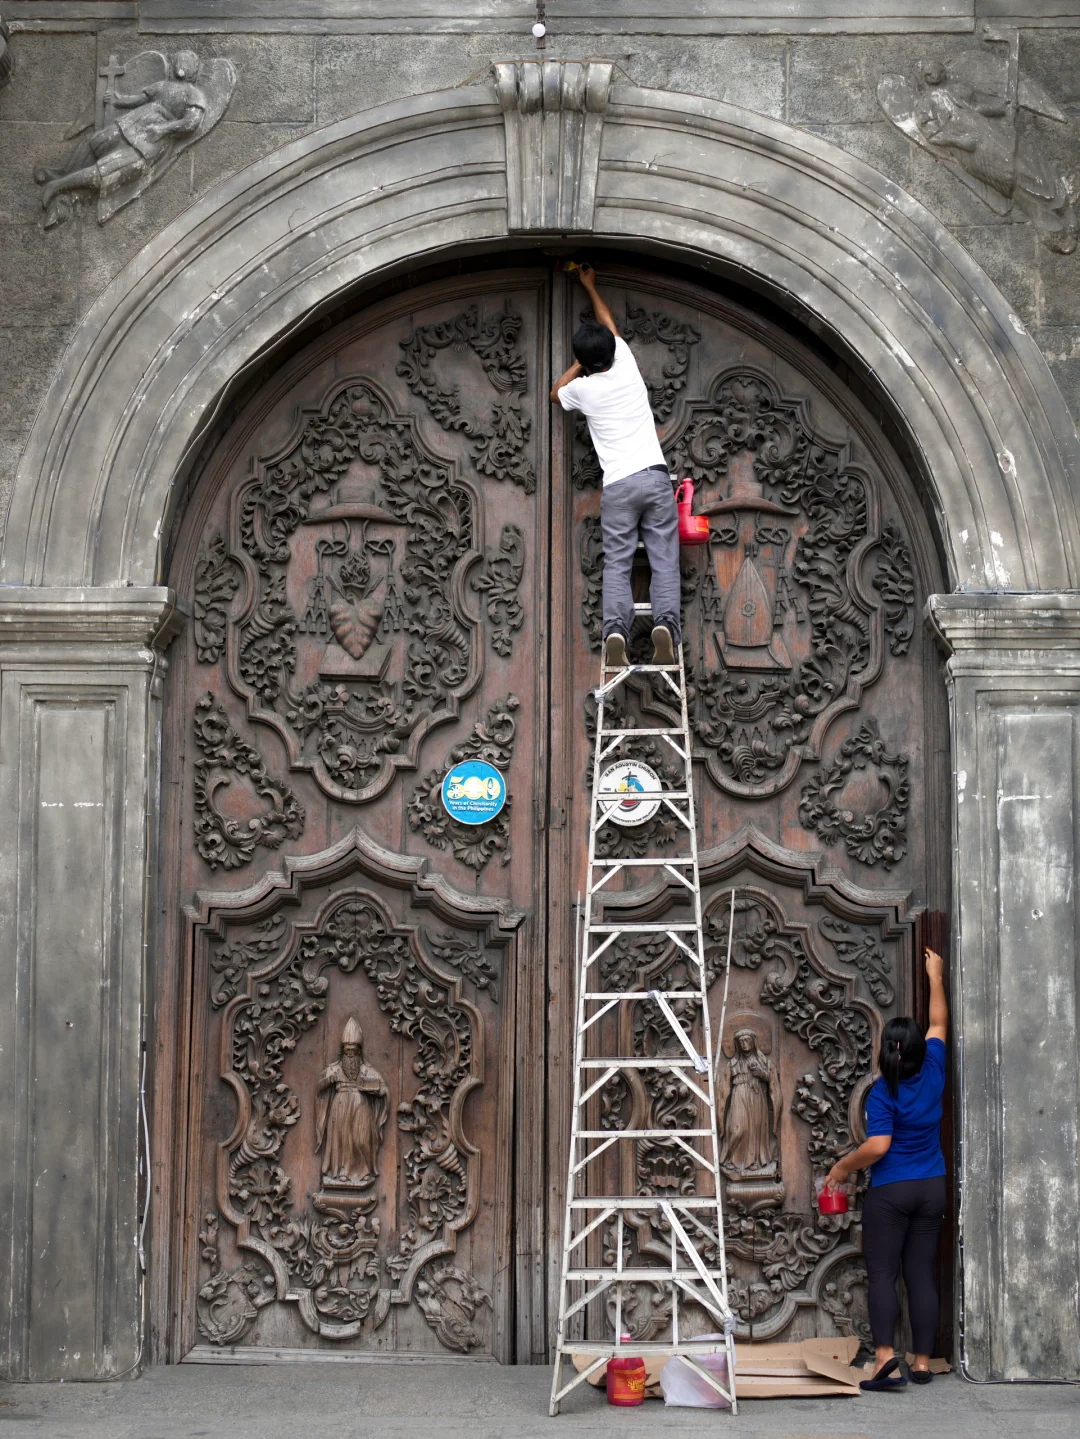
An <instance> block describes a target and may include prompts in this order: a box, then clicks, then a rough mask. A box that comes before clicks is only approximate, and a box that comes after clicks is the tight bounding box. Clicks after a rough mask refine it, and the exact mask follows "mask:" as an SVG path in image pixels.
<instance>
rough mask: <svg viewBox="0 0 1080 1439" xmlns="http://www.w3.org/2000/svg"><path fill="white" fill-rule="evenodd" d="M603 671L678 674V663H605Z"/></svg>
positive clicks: (629, 673)
mask: <svg viewBox="0 0 1080 1439" xmlns="http://www.w3.org/2000/svg"><path fill="white" fill-rule="evenodd" d="M603 671H604V673H605V674H606V675H619V674H627V675H632V674H633V675H656V674H668V675H670V674H678V673H679V666H678V665H604V666H603Z"/></svg>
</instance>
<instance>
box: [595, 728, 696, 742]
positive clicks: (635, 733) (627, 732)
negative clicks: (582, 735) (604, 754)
mask: <svg viewBox="0 0 1080 1439" xmlns="http://www.w3.org/2000/svg"><path fill="white" fill-rule="evenodd" d="M600 734H601V736H602V737H603V738H604V739H611V738H613V737H614V736H615V735H621V736H622V738H623V739H638V738H640V737H642V736H648V735H665V734H677V735H683V736H686V738H689V735H688V734H687V731H686V730H684V729H683V728H682V726H681V725H668V727H667V728H666V729H602V730H601V731H600Z"/></svg>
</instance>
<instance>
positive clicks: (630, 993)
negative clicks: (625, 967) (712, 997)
mask: <svg viewBox="0 0 1080 1439" xmlns="http://www.w3.org/2000/svg"><path fill="white" fill-rule="evenodd" d="M655 993H656V991H655V990H652V989H604V990H599V991H597V992H596V993H593V992H591V991H590V992H589V993H588V994H586V995H585V998H586V999H652V997H653V995H654V994H655ZM660 995H661V998H663V999H700V998H701V990H700V989H664V990H661V991H660Z"/></svg>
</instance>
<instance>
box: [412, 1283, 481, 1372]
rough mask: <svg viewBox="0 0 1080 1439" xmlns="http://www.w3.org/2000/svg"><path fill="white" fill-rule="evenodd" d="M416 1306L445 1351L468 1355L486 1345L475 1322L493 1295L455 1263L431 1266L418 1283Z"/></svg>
mask: <svg viewBox="0 0 1080 1439" xmlns="http://www.w3.org/2000/svg"><path fill="white" fill-rule="evenodd" d="M415 1293H416V1303H417V1305H418V1306H419V1308H420V1310H421V1312H422V1313H423V1316H424V1318H425V1319H426V1320H427V1322H428V1323H429V1324H430V1325H431V1327H432V1329H434V1331H435V1337H436V1338H437V1339H438V1341H439V1343H440V1344H442V1345H443V1347H444V1348H446V1349H456V1350H457V1352H458V1353H459V1354H468V1353H469V1352H470V1351H471V1350H473V1349H478V1348H479V1347H480V1345H481V1344H482V1343H483V1340H482V1338H481V1336H480V1334H479V1333H478V1332H477V1329H476V1325H475V1324H474V1322H473V1321H474V1320H475V1319H476V1315H477V1313H478V1311H479V1310H480V1309H481V1307H482V1306H484V1305H486V1306H487V1307H488V1308H489V1309H490V1308H491V1307H492V1304H491V1295H490V1294H488V1293H487V1291H486V1290H485V1289H482V1288H481V1287H480V1285H479V1284H477V1282H476V1280H475V1279H474V1278H473V1276H472V1275H471V1274H466V1273H465V1271H464V1270H462V1269H458V1268H457V1267H456V1266H455V1265H453V1264H431V1265H428V1267H427V1268H426V1269H423V1270H422V1271H421V1273H420V1277H419V1278H418V1279H417V1281H416V1289H415Z"/></svg>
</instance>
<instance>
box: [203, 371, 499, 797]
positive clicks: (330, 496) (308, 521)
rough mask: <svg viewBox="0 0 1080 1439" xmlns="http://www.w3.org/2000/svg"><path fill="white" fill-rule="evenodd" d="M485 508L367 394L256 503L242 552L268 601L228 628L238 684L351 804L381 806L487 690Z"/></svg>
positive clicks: (286, 457)
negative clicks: (431, 736)
mask: <svg viewBox="0 0 1080 1439" xmlns="http://www.w3.org/2000/svg"><path fill="white" fill-rule="evenodd" d="M372 472H374V473H375V474H376V476H377V478H375V479H373V480H371V479H369V480H368V481H364V480H363V479H361V478H359V476H361V475H363V474H365V473H366V474H368V475H370V474H371V473H372ZM365 486H366V487H365ZM476 504H477V501H476V497H475V495H474V493H473V492H472V491H471V490H470V489H468V488H467V487H465V486H464V485H462V484H461V483H459V482H458V481H457V479H456V478H455V471H454V467H453V466H452V465H451V464H449V463H447V462H445V461H443V460H440V459H439V458H438V457H437V456H435V455H433V454H430V453H428V452H427V451H426V450H425V449H424V448H423V446H422V445H421V444H420V442H419V440H418V439H417V437H416V433H415V427H414V424H413V422H412V421H411V420H410V419H406V418H401V417H398V416H397V415H395V414H394V413H393V411H392V410H391V408H390V405H389V403H388V402H387V400H386V399H385V398H384V397H383V395H382V394H381V393H380V391H379V390H377V389H376V387H375V386H374V385H373V384H371V383H370V382H369V381H367V380H350V381H348V382H347V383H346V384H344V385H343V386H342V387H341V388H340V389H338V390H337V391H335V392H334V393H333V394H332V395H331V396H330V397H329V399H328V400H327V401H326V403H325V405H324V406H323V407H322V408H321V409H320V410H319V411H318V412H315V413H312V412H307V413H306V414H304V416H303V419H302V422H301V424H300V427H299V433H298V435H297V438H296V439H295V441H294V442H293V443H292V444H291V445H290V446H289V448H288V449H287V450H286V451H285V452H284V453H283V454H282V455H280V456H278V457H276V458H275V459H272V460H269V461H266V462H263V463H262V464H261V465H260V466H259V470H258V474H257V477H256V478H255V480H253V481H252V482H251V483H250V484H249V485H248V486H246V487H245V489H244V492H243V495H242V501H241V504H240V506H239V507H238V513H239V521H238V526H237V528H238V534H237V536H236V537H235V542H234V545H233V548H234V552H235V551H236V549H237V548H239V549H242V550H243V551H244V552H245V553H246V555H247V557H248V559H249V561H250V564H251V567H252V569H253V571H254V573H255V575H256V582H255V583H256V594H255V596H254V602H253V603H252V604H250V606H249V612H250V617H249V618H248V619H246V620H244V621H243V622H242V623H240V624H233V623H230V625H229V626H228V634H229V641H228V644H229V655H230V679H231V681H232V683H233V684H234V686H235V687H236V688H237V689H238V690H239V692H240V693H242V694H244V695H245V696H246V697H248V698H249V699H251V700H254V701H255V703H254V706H253V709H252V714H253V717H254V718H255V719H259V720H262V721H264V722H266V723H268V724H271V725H273V727H274V728H275V729H277V730H278V732H279V733H280V734H281V736H282V738H283V739H284V741H285V743H286V745H287V746H288V748H289V753H290V759H291V762H292V764H293V765H294V767H298V768H304V769H310V770H311V771H312V772H313V774H314V776H315V778H316V780H317V781H318V783H319V784H320V785H321V787H322V788H323V789H324V790H326V791H327V793H329V794H331V795H333V796H334V797H335V798H337V799H343V800H347V801H352V802H360V801H363V800H366V799H372V798H374V797H375V796H376V795H378V794H381V793H382V792H383V790H385V789H386V787H387V786H388V785H389V784H390V783H391V781H392V780H393V776H394V773H395V771H396V769H397V768H399V767H401V766H403V765H408V766H410V767H411V766H413V765H414V764H415V762H416V755H417V752H418V750H419V746H420V743H421V742H422V740H423V737H424V736H425V734H426V733H427V732H428V731H429V730H430V729H431V728H432V727H433V726H434V725H437V724H440V723H445V722H447V721H449V720H452V719H453V718H454V717H455V715H456V713H457V702H458V699H459V698H460V697H461V696H462V695H463V694H465V693H467V692H468V690H469V689H470V688H471V687H472V686H473V685H474V684H475V682H476V677H477V674H478V670H479V664H480V657H479V654H478V653H477V633H476V631H477V626H476V624H475V622H474V621H472V620H470V618H469V617H468V615H467V614H466V612H465V610H464V608H463V603H462V595H461V593H460V591H461V588H462V576H463V575H464V573H465V571H466V570H467V568H468V567H469V565H470V564H472V562H473V561H474V560H475V559H476V558H477V555H476V552H475V551H474V550H473V549H472V540H473V531H474V524H475V519H476ZM298 591H299V592H300V593H305V592H306V603H305V608H304V609H303V612H302V613H301V614H299V615H298V614H295V613H294V612H293V610H292V607H291V604H290V600H289V595H290V593H291V594H293V595H295V594H296V593H297V592H298Z"/></svg>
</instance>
